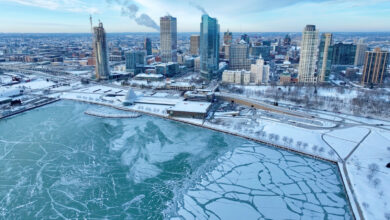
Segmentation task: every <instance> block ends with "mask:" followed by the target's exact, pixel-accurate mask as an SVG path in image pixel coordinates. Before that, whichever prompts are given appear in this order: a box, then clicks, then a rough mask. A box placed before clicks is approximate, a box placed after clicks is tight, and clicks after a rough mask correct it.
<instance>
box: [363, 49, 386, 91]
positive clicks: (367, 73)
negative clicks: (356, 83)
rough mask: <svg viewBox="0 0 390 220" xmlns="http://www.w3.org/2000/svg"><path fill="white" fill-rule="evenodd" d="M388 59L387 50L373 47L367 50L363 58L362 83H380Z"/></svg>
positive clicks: (364, 84) (383, 77)
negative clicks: (371, 49) (372, 49)
mask: <svg viewBox="0 0 390 220" xmlns="http://www.w3.org/2000/svg"><path fill="white" fill-rule="evenodd" d="M388 60H389V52H388V51H381V49H380V48H375V50H374V51H367V52H366V56H365V60H364V69H363V77H362V82H361V83H362V85H363V86H367V85H368V86H371V85H379V84H382V83H383V81H384V79H385V76H386V69H387V63H388Z"/></svg>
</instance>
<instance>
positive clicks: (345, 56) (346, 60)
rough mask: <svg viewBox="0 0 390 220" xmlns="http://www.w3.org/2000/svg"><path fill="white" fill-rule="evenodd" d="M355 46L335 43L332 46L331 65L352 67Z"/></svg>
mask: <svg viewBox="0 0 390 220" xmlns="http://www.w3.org/2000/svg"><path fill="white" fill-rule="evenodd" d="M355 55H356V45H354V44H344V43H341V42H339V43H337V44H335V45H334V46H333V61H332V63H333V65H353V64H354V62H355Z"/></svg>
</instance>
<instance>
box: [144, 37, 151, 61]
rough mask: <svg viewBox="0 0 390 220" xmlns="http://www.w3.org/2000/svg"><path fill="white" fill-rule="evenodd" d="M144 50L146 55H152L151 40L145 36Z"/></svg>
mask: <svg viewBox="0 0 390 220" xmlns="http://www.w3.org/2000/svg"><path fill="white" fill-rule="evenodd" d="M144 50H145V51H146V55H147V56H149V55H152V40H150V38H148V37H147V38H145V42H144Z"/></svg>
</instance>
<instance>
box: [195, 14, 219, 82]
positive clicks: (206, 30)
mask: <svg viewBox="0 0 390 220" xmlns="http://www.w3.org/2000/svg"><path fill="white" fill-rule="evenodd" d="M219 38H220V36H219V24H218V20H217V19H216V18H212V17H210V16H208V15H203V16H202V23H201V24H200V72H201V74H202V75H203V76H204V77H207V78H214V77H216V76H217V74H218V69H219Z"/></svg>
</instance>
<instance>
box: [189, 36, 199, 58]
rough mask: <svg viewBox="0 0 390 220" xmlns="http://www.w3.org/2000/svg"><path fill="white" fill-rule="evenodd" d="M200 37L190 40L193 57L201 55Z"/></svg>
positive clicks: (192, 37)
mask: <svg viewBox="0 0 390 220" xmlns="http://www.w3.org/2000/svg"><path fill="white" fill-rule="evenodd" d="M199 46H200V36H199V35H192V36H191V38H190V53H191V55H193V56H198V55H199Z"/></svg>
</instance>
